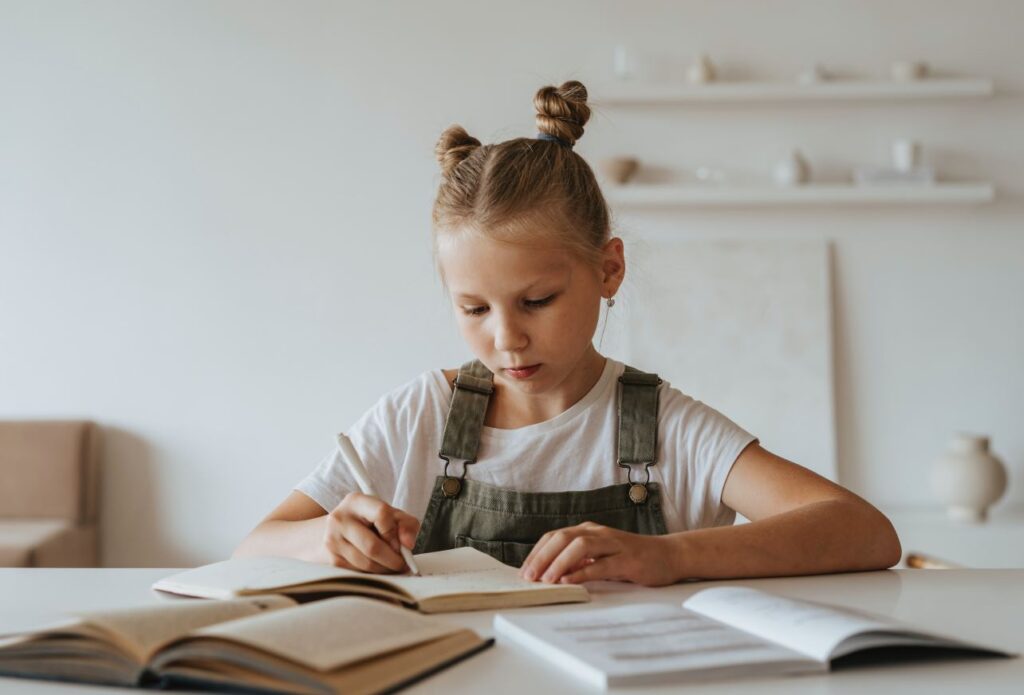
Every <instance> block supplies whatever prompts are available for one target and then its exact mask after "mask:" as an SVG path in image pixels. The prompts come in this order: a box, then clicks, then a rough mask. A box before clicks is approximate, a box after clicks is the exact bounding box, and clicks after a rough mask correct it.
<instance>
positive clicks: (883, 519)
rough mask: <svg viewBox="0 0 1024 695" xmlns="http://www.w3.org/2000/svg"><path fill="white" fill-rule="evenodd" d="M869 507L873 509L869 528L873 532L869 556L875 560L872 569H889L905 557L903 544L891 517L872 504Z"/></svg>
mask: <svg viewBox="0 0 1024 695" xmlns="http://www.w3.org/2000/svg"><path fill="white" fill-rule="evenodd" d="M868 507H869V508H870V510H871V514H870V517H871V523H870V524H869V525H868V528H869V529H870V531H869V533H870V534H871V539H870V546H871V549H872V552H871V553H870V554H869V557H871V558H873V560H874V562H872V567H871V569H888V568H890V567H892V566H894V565H896V564H899V561H900V558H901V557H903V546H902V545H901V544H900V537H899V534H897V533H896V527H894V526H893V525H892V522H891V521H889V517H887V516H886V515H885V514H883V513H882V512H880V511H878V509H876V508H875V507H872V506H871V505H868Z"/></svg>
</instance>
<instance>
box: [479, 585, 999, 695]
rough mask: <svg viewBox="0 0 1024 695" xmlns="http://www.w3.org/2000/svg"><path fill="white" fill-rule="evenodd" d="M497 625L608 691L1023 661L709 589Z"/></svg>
mask: <svg viewBox="0 0 1024 695" xmlns="http://www.w3.org/2000/svg"><path fill="white" fill-rule="evenodd" d="M494 629H495V633H496V635H497V636H498V638H499V640H508V641H510V642H515V643H518V644H520V645H522V646H524V647H526V648H527V649H530V650H533V651H534V652H535V653H536V654H537V655H538V656H541V657H543V658H546V659H548V660H550V661H553V662H554V663H556V664H558V665H559V666H561V667H563V668H565V669H568V670H569V671H571V672H572V673H574V674H576V675H577V676H579V677H580V678H582V679H584V680H586V681H588V682H589V683H591V684H592V685H595V686H597V687H601V688H608V687H611V686H620V685H643V684H652V683H666V682H680V683H681V682H686V681H696V680H708V679H712V678H732V677H745V676H765V675H773V674H798V673H820V672H825V671H828V670H829V669H830V668H831V667H832V666H833V665H835V664H836V663H837V661H842V660H844V659H845V660H851V661H852V660H853V659H855V658H856V657H857V656H858V655H860V656H864V655H865V654H866V653H867V652H869V651H870V652H871V653H872V656H873V657H875V658H877V657H878V656H881V654H880V652H882V651H885V652H886V654H885V656H888V657H890V658H896V659H899V658H901V657H906V656H911V655H912V656H919V655H920V653H921V650H928V651H929V652H934V653H939V652H938V650H948V651H951V652H952V651H956V652H958V653H960V654H965V653H967V654H977V655H979V656H980V655H984V656H1014V655H1013V654H1009V653H1007V652H1004V651H1001V650H998V649H993V648H990V647H984V646H980V645H976V644H969V643H967V642H963V641H960V640H956V639H950V638H947V637H941V636H938V635H934V634H928V633H925V632H922V631H920V630H916V629H913V628H910V627H907V626H905V625H903V624H901V623H897V622H895V621H891V620H889V619H887V618H882V617H878V616H873V615H868V614H863V613H859V612H856V611H852V610H848V609H845V608H838V607H833V606H827V605H824V604H819V603H812V602H809V601H801V600H798V599H791V598H786V597H782V596H777V595H774V594H770V593H767V592H764V591H759V590H757V589H750V588H744V587H715V588H711V589H704V590H702V591H698V592H697V593H696V594H694V595H693V596H691V597H690V598H689V599H687V600H686V601H685V602H683V604H682V606H672V605H665V604H634V605H628V606H617V607H614V608H601V609H594V610H586V611H572V612H562V613H533V614H529V615H505V614H498V615H497V616H495V618H494Z"/></svg>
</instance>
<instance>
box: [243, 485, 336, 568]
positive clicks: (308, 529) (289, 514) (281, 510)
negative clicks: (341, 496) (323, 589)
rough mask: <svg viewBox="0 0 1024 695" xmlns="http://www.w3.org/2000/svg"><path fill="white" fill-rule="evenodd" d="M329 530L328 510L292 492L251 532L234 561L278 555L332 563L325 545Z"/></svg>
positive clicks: (294, 491) (298, 493)
mask: <svg viewBox="0 0 1024 695" xmlns="http://www.w3.org/2000/svg"><path fill="white" fill-rule="evenodd" d="M326 528H327V512H326V511H324V508H323V507H321V506H320V505H319V504H317V503H316V502H314V501H313V500H312V499H310V498H309V497H307V496H306V495H304V494H303V493H301V492H299V491H298V490H292V492H291V494H289V495H288V496H287V497H286V498H285V499H284V501H283V502H281V504H279V505H277V507H276V508H275V509H274V510H273V511H272V512H270V514H268V515H267V516H266V518H265V519H263V521H261V522H260V523H259V524H257V526H256V528H254V529H253V530H252V531H250V532H249V535H248V536H246V537H245V539H244V540H243V541H242V543H241V545H239V546H238V547H237V548H236V549H235V552H234V553H233V554H232V557H246V556H249V555H276V556H278V557H295V558H298V559H300V560H309V561H310V562H329V559H328V558H327V557H326V552H327V549H326V547H324V543H323V538H324V531H325V530H326Z"/></svg>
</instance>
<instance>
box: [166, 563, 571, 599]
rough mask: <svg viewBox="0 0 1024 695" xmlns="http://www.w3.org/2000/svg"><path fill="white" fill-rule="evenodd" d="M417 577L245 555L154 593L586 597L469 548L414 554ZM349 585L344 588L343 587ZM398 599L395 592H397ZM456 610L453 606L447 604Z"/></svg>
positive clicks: (184, 575)
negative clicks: (299, 590) (311, 590)
mask: <svg viewBox="0 0 1024 695" xmlns="http://www.w3.org/2000/svg"><path fill="white" fill-rule="evenodd" d="M416 564H417V566H418V567H419V569H420V572H421V576H413V575H411V574H369V573H364V572H356V571H354V570H347V569H341V568H337V567H330V566H328V565H320V564H316V563H312V562H305V561H303V560H296V559H293V558H282V557H244V558H236V559H232V560H225V561H224V562H217V563H214V564H212V565H205V566H203V567H198V568H196V569H192V570H187V571H185V572H180V573H178V574H176V575H173V576H171V577H167V578H165V579H161V580H160V581H158V582H157V583H156V584H154V585H153V588H154V589H157V590H159V591H169V592H172V593H178V594H184V595H186V596H202V597H205V598H217V599H227V598H232V597H234V596H238V595H241V594H257V593H268V592H274V591H284V590H285V589H286V588H288V587H293V586H296V585H309V586H312V585H315V586H316V588H317V590H323V591H337V592H338V593H345V592H350V593H360V592H365V593H371V590H372V589H375V588H376V589H378V590H377V591H372V593H374V595H381V591H380V589H385V590H391V591H394V593H395V594H399V595H402V596H407V597H410V598H411V599H413V600H416V601H423V600H426V599H430V598H435V597H441V596H460V595H487V594H516V593H521V592H531V593H532V592H548V593H551V594H559V595H563V596H565V597H567V598H566V599H565V600H579V601H585V600H586V599H587V596H588V594H587V590H586V589H585V588H584V587H582V586H577V585H567V584H559V585H552V584H543V583H540V582H529V581H526V580H525V579H522V578H520V577H519V572H518V570H516V569H515V568H514V567H509V566H508V565H505V564H502V563H501V562H499V561H497V560H495V559H494V558H492V557H491V556H490V555H488V554H486V553H482V552H480V551H479V550H475V549H473V548H455V549H453V550H441V551H438V552H434V553H423V554H421V555H417V556H416ZM346 584H348V586H346ZM396 598H397V596H396ZM450 610H455V608H450Z"/></svg>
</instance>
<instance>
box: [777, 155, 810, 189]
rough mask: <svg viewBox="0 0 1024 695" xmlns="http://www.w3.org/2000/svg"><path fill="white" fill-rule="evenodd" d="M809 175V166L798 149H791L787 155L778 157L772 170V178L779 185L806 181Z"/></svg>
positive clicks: (791, 184) (795, 184)
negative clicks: (782, 157)
mask: <svg viewBox="0 0 1024 695" xmlns="http://www.w3.org/2000/svg"><path fill="white" fill-rule="evenodd" d="M810 176H811V168H810V166H809V165H808V164H807V160H806V159H804V156H803V155H802V154H800V150H792V151H791V152H790V153H789V156H787V157H785V158H784V159H780V160H779V161H778V162H777V163H776V164H775V169H773V170H772V178H773V179H774V180H775V183H776V184H778V185H779V186H797V185H799V184H802V183H807V181H808V180H809V179H810Z"/></svg>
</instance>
